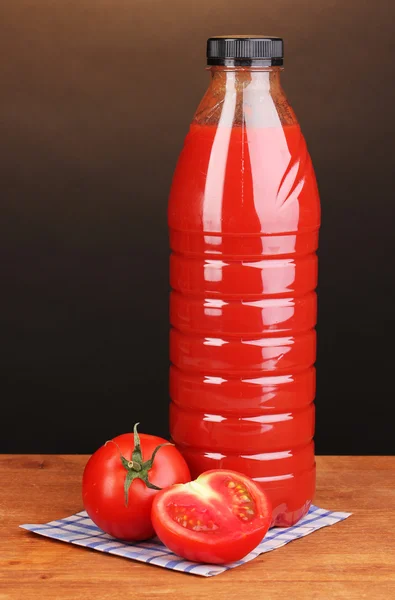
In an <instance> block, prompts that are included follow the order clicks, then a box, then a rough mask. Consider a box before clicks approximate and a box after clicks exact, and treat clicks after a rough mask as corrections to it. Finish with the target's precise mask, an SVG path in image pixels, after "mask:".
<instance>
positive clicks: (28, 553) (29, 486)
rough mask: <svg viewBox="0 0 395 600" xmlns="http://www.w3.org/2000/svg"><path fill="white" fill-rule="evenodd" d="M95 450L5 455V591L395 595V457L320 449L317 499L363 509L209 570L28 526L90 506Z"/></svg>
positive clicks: (294, 597) (1, 471) (0, 554)
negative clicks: (98, 548) (166, 565)
mask: <svg viewBox="0 0 395 600" xmlns="http://www.w3.org/2000/svg"><path fill="white" fill-rule="evenodd" d="M86 460H87V457H85V456H12V455H9V456H7V455H5V456H0V484H1V485H0V529H1V540H0V560H1V563H0V564H1V566H0V600H22V599H23V600H35V599H37V600H38V599H39V600H47V599H51V600H65V599H67V600H80V599H81V600H88V599H91V598H92V599H95V600H107V599H108V600H110V599H111V600H118V599H122V600H126V599H136V600H137V599H141V600H144V599H147V600H148V599H149V600H159V599H160V600H170V599H171V600H172V599H173V598H174V599H176V600H183V599H187V600H203V599H206V598H207V600H211V599H213V600H232V599H235V600H236V599H237V600H240V599H242V600H248V599H249V598H251V599H254V600H261V599H262V600H271V599H273V600H289V599H290V600H310V599H317V600H321V599H328V600H329V599H330V600H333V599H336V598H345V599H347V600H350V599H355V600H361V599H362V598H368V599H369V600H375V599H380V600H381V599H383V600H384V599H385V600H392V599H393V598H395V457H345V456H343V457H329V456H325V457H324V456H322V457H318V459H317V467H318V469H317V471H318V481H317V496H316V499H315V502H316V503H317V504H318V505H320V506H322V507H324V508H330V509H334V510H343V511H350V512H353V516H352V517H350V518H349V519H347V520H346V521H343V522H341V523H338V524H336V525H334V526H333V527H329V528H325V529H322V530H320V531H317V532H315V533H313V534H312V535H310V536H308V537H306V538H303V539H300V540H296V541H294V542H292V543H291V544H288V545H287V546H284V547H283V548H279V549H278V550H275V551H273V552H269V553H267V554H265V555H263V556H260V557H258V558H257V559H255V560H253V561H252V562H250V563H248V564H246V565H244V566H242V567H238V568H237V569H234V570H232V571H228V572H226V573H224V574H222V575H219V576H216V577H212V578H209V579H205V578H201V577H197V576H192V575H186V574H183V573H177V572H174V571H168V570H167V569H162V568H159V567H155V566H152V565H151V566H150V565H145V564H142V563H137V562H133V561H130V560H127V559H124V558H119V557H115V556H110V555H108V554H101V553H99V552H95V551H93V550H87V549H84V548H79V547H76V546H73V545H71V544H65V543H62V542H58V541H54V540H49V539H46V538H43V537H40V536H38V535H35V534H32V533H29V532H27V531H24V530H22V529H19V528H18V525H20V524H21V523H44V522H47V521H50V520H52V519H57V518H61V517H64V516H66V515H70V514H72V513H74V512H76V511H79V510H81V509H82V505H81V493H80V485H81V474H82V470H83V466H84V464H85V462H86Z"/></svg>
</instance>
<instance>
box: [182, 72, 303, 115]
mask: <svg viewBox="0 0 395 600" xmlns="http://www.w3.org/2000/svg"><path fill="white" fill-rule="evenodd" d="M208 70H209V71H210V76H211V79H210V84H209V87H208V89H207V91H206V94H205V95H204V97H203V99H202V101H201V103H200V105H199V107H198V109H197V112H196V114H195V117H194V120H193V122H194V123H195V124H200V125H224V126H226V127H232V126H240V125H243V126H244V125H247V126H248V125H249V124H250V125H251V126H254V127H274V126H280V125H291V124H295V123H297V120H296V117H295V114H294V112H293V110H292V108H291V107H290V105H289V103H288V101H287V98H286V96H285V93H284V90H283V89H282V87H281V81H280V76H281V72H282V70H283V68H282V67H233V66H232V67H225V66H211V67H209V68H208Z"/></svg>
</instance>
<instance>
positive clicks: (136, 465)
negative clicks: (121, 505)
mask: <svg viewBox="0 0 395 600" xmlns="http://www.w3.org/2000/svg"><path fill="white" fill-rule="evenodd" d="M138 425H139V423H136V424H135V426H134V427H133V437H134V448H133V452H132V458H131V459H130V460H128V459H127V458H125V457H124V456H123V455H122V452H121V450H120V448H119V446H118V444H117V443H116V442H114V441H113V440H110V441H112V442H113V443H114V444H115V445H116V447H117V448H118V450H119V454H120V459H121V462H122V465H123V466H124V467H125V469H126V476H125V482H124V494H125V505H126V506H128V502H129V488H130V486H131V485H132V483H133V481H134V480H135V479H141V480H142V481H144V483H145V485H146V486H147V487H148V488H150V489H151V490H161V489H162V488H160V487H158V486H156V485H154V484H153V483H151V482H150V481H149V479H148V473H149V471H150V469H152V465H153V462H154V458H155V456H156V454H157V452H158V450H160V449H161V448H162V447H163V446H174V444H171V443H170V442H166V443H165V444H160V445H159V446H157V447H156V448H155V450H154V451H153V453H152V456H151V458H150V459H149V460H146V461H145V462H143V454H142V450H141V444H140V437H139V434H138V431H137V427H138ZM106 444H108V442H106Z"/></svg>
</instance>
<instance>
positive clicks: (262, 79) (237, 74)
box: [208, 66, 283, 92]
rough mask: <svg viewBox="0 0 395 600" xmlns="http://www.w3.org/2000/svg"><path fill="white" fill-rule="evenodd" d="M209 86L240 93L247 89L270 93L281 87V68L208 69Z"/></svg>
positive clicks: (217, 67) (216, 67)
mask: <svg viewBox="0 0 395 600" xmlns="http://www.w3.org/2000/svg"><path fill="white" fill-rule="evenodd" d="M208 70H209V71H210V72H211V86H212V87H213V89H215V88H219V89H221V88H223V87H225V89H226V90H227V91H228V90H229V91H234V90H236V91H237V92H241V91H243V90H245V89H246V88H247V87H248V88H249V89H259V90H262V91H270V90H274V89H279V88H280V87H281V83H280V75H281V71H282V70H283V67H222V66H221V67H219V66H215V67H209V68H208Z"/></svg>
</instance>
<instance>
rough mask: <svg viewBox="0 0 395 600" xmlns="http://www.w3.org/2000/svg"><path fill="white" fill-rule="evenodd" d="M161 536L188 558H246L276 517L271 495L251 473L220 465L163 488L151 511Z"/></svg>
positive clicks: (220, 560) (217, 560) (221, 561)
mask: <svg viewBox="0 0 395 600" xmlns="http://www.w3.org/2000/svg"><path fill="white" fill-rule="evenodd" d="M151 518H152V524H153V526H154V529H155V531H156V534H157V536H158V537H159V539H160V540H161V541H162V542H163V543H164V544H165V545H166V546H167V547H168V548H170V550H172V551H173V552H175V553H176V554H178V555H179V556H182V557H183V558H186V559H188V560H192V561H196V562H204V563H212V564H224V563H227V562H232V561H234V560H240V559H241V558H243V557H244V556H246V555H247V554H248V553H249V552H251V550H253V549H254V548H255V547H256V546H257V545H258V544H259V543H260V542H261V541H262V539H263V538H264V536H265V534H266V532H267V530H268V528H269V525H270V523H271V519H272V511H271V506H270V502H269V499H268V497H267V496H266V494H265V493H264V492H263V491H262V490H261V488H260V487H259V486H258V485H257V484H256V483H254V482H253V481H252V479H250V478H249V477H246V476H245V475H241V474H240V473H236V472H235V471H227V470H223V469H218V470H214V471H207V472H206V473H203V474H202V475H200V476H199V477H198V478H197V479H195V481H191V482H190V483H186V484H181V485H173V486H172V487H170V488H167V489H165V490H162V491H161V492H159V493H158V494H157V495H156V496H155V499H154V502H153V505H152V512H151Z"/></svg>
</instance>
